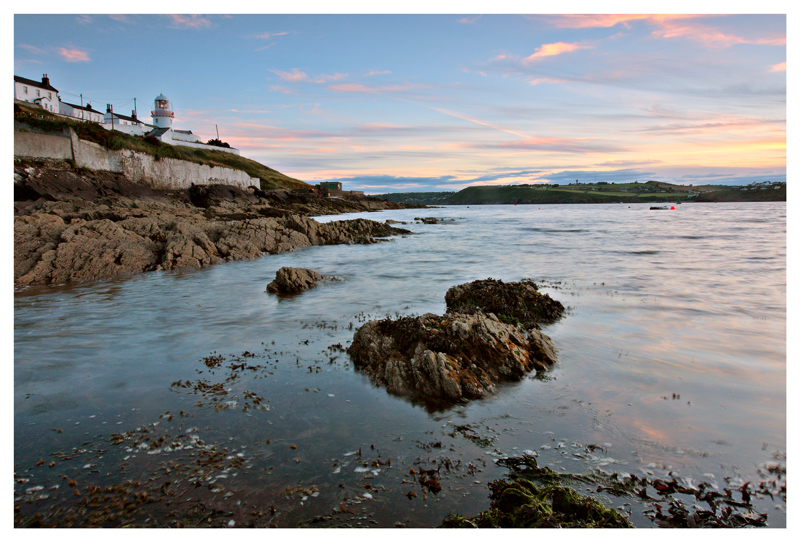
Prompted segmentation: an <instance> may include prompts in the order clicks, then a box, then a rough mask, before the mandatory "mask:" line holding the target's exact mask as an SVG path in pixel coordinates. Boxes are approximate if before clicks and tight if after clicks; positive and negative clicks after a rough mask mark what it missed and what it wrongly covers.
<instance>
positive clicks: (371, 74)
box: [364, 70, 392, 77]
mask: <svg viewBox="0 0 800 542" xmlns="http://www.w3.org/2000/svg"><path fill="white" fill-rule="evenodd" d="M390 73H392V72H391V71H389V70H381V71H377V70H373V71H370V72H367V73H365V74H364V77H372V76H373V75H387V74H390Z"/></svg>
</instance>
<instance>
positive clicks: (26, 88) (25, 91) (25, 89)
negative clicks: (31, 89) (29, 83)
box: [22, 86, 28, 94]
mask: <svg viewBox="0 0 800 542" xmlns="http://www.w3.org/2000/svg"><path fill="white" fill-rule="evenodd" d="M22 93H23V94H27V93H28V87H26V86H23V87H22Z"/></svg>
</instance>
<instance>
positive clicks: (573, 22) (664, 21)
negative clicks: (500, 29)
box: [536, 14, 786, 48]
mask: <svg viewBox="0 0 800 542" xmlns="http://www.w3.org/2000/svg"><path fill="white" fill-rule="evenodd" d="M708 17H711V15H672V14H671V15H623V14H610V15H558V16H554V17H550V16H537V17H536V18H537V19H539V20H543V21H545V22H547V23H548V24H549V25H551V26H554V27H556V28H572V29H581V28H610V27H612V26H616V25H618V24H619V25H622V26H625V27H626V28H631V23H634V22H638V21H642V22H644V23H646V24H648V25H651V26H655V27H656V28H655V30H653V31H652V33H651V35H652V36H653V37H654V38H658V39H674V38H685V39H690V40H694V41H699V42H701V43H703V44H704V45H706V46H707V47H713V48H721V47H730V46H731V45H740V44H756V45H776V46H781V45H786V36H767V37H759V38H744V37H742V36H738V35H736V34H732V33H726V32H723V31H721V30H718V29H716V28H712V27H709V26H707V25H704V24H702V23H700V22H699V21H700V20H701V19H703V18H708Z"/></svg>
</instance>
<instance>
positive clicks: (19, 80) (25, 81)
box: [14, 75, 58, 92]
mask: <svg viewBox="0 0 800 542" xmlns="http://www.w3.org/2000/svg"><path fill="white" fill-rule="evenodd" d="M14 82H15V83H22V84H23V85H30V86H32V87H39V88H44V89H47V90H52V91H53V92H58V89H57V88H55V87H53V86H52V85H50V84H47V85H45V84H44V83H42V82H41V81H34V80H33V79H28V78H27V77H20V76H19V75H15V76H14Z"/></svg>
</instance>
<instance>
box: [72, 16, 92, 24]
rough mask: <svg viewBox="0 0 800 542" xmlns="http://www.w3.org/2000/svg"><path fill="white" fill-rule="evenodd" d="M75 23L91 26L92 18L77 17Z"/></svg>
mask: <svg viewBox="0 0 800 542" xmlns="http://www.w3.org/2000/svg"><path fill="white" fill-rule="evenodd" d="M75 22H76V23H78V24H91V22H92V17H91V16H89V15H78V16H77V17H75Z"/></svg>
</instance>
